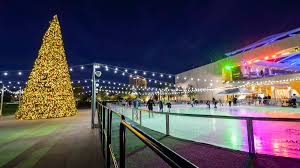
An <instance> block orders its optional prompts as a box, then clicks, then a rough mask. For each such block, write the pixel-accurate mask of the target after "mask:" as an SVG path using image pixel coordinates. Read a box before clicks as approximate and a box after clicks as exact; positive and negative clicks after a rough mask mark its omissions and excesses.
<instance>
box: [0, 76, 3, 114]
mask: <svg viewBox="0 0 300 168" xmlns="http://www.w3.org/2000/svg"><path fill="white" fill-rule="evenodd" d="M0 83H2V82H0ZM3 96H4V84H3V83H2V89H1V105H0V117H1V116H2V109H3Z"/></svg>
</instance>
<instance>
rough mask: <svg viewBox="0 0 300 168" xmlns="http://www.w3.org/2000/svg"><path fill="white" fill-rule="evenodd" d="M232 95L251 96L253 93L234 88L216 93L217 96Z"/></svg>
mask: <svg viewBox="0 0 300 168" xmlns="http://www.w3.org/2000/svg"><path fill="white" fill-rule="evenodd" d="M233 94H236V95H238V94H240V95H243V94H253V92H251V91H249V90H248V89H245V88H235V89H227V90H224V91H222V92H219V93H218V95H233Z"/></svg>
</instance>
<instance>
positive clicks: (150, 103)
mask: <svg viewBox="0 0 300 168" xmlns="http://www.w3.org/2000/svg"><path fill="white" fill-rule="evenodd" d="M153 105H154V101H153V100H152V98H150V99H149V100H148V101H147V107H148V110H149V111H153Z"/></svg>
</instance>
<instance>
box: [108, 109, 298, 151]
mask: <svg viewBox="0 0 300 168" xmlns="http://www.w3.org/2000/svg"><path fill="white" fill-rule="evenodd" d="M110 106H112V107H114V108H119V109H118V110H119V111H121V112H122V113H124V111H125V110H124V109H125V108H127V109H130V111H131V112H132V120H134V119H135V118H134V116H135V115H139V117H136V118H137V119H138V120H139V124H140V125H141V126H142V112H148V113H149V116H150V115H151V114H161V115H165V118H166V126H165V130H166V131H165V132H166V135H170V116H185V117H198V118H216V119H231V120H244V121H246V127H247V137H248V153H249V155H251V156H253V155H255V153H256V152H255V142H254V132H253V121H275V122H276V121H281V122H300V118H269V117H243V116H223V115H206V114H185V113H170V112H157V111H149V110H144V109H135V108H131V107H125V106H121V105H118V104H110ZM122 108H123V109H122ZM150 129H151V128H150Z"/></svg>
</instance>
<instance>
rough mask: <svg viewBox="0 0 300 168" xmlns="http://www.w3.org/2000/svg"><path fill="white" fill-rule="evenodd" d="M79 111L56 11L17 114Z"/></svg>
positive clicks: (35, 116) (50, 114)
mask: <svg viewBox="0 0 300 168" xmlns="http://www.w3.org/2000/svg"><path fill="white" fill-rule="evenodd" d="M76 113H77V109H76V105H75V99H74V95H73V90H72V86H71V80H70V74H69V68H68V64H67V60H66V54H65V50H64V46H63V40H62V35H61V30H60V25H59V22H58V18H57V16H56V15H55V16H54V17H53V19H52V21H51V22H50V26H49V28H48V30H47V32H46V33H45V35H44V37H43V41H42V46H41V48H40V50H39V53H38V58H37V59H36V60H35V62H34V66H33V69H32V71H31V73H30V75H29V79H28V81H27V85H26V88H25V90H24V94H23V96H22V98H21V104H20V106H19V109H18V111H17V113H16V118H17V119H29V120H31V119H42V118H58V117H67V116H73V115H76Z"/></svg>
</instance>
